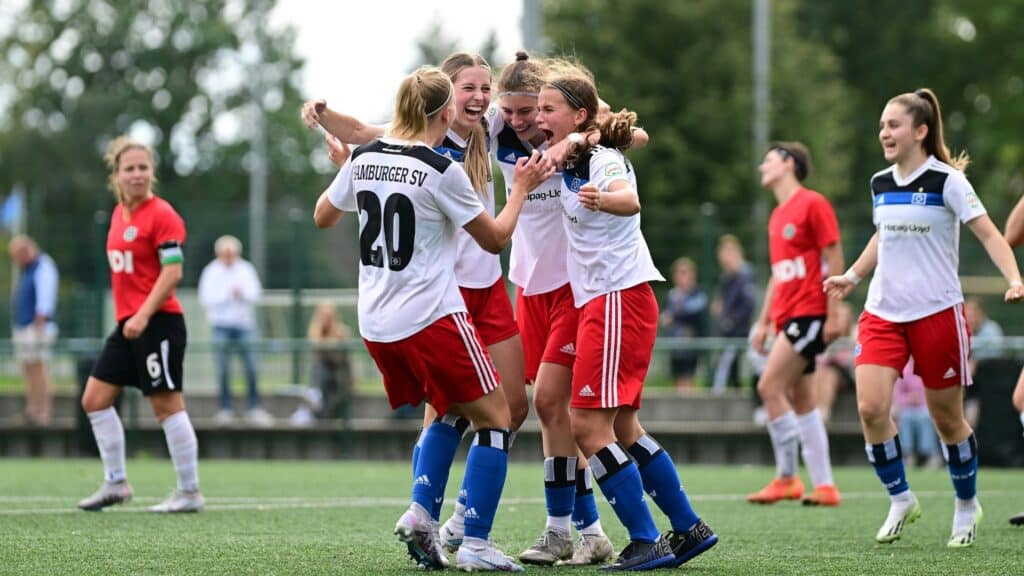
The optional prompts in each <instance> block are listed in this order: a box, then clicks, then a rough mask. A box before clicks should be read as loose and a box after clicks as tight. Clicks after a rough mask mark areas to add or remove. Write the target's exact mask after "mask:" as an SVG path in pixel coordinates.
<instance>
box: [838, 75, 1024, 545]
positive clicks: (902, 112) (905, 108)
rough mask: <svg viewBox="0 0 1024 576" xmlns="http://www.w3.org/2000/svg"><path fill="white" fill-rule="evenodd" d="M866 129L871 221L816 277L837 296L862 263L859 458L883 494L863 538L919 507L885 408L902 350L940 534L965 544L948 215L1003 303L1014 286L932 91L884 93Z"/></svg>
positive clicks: (969, 434)
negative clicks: (981, 254)
mask: <svg viewBox="0 0 1024 576" xmlns="http://www.w3.org/2000/svg"><path fill="white" fill-rule="evenodd" d="M878 137H879V140H880V141H881V143H882V150H883V152H884V154H885V159H886V161H888V162H890V163H891V164H892V165H891V166H890V167H889V168H886V169H885V170H882V171H881V172H879V173H877V174H875V175H874V176H873V177H872V178H871V192H872V196H873V199H874V217H873V219H874V223H875V226H876V228H877V231H876V232H875V234H874V236H872V237H871V240H870V241H869V242H868V245H867V247H866V248H865V249H864V251H863V252H862V253H861V255H860V257H859V258H858V259H857V261H856V262H854V263H853V266H851V267H850V268H849V270H847V272H846V274H844V275H838V276H831V277H829V278H828V279H826V280H825V282H824V289H825V290H826V291H827V292H828V293H829V294H830V295H831V296H833V297H836V298H843V297H845V296H846V295H848V294H849V293H850V291H851V290H853V287H854V286H855V285H856V284H857V283H858V282H859V281H860V279H861V278H862V277H863V276H866V275H868V274H869V273H871V272H872V271H874V276H873V277H872V279H871V286H870V287H869V289H868V299H867V301H866V302H865V304H864V313H863V314H862V315H861V318H860V323H859V326H858V328H859V330H858V336H857V349H856V356H857V359H856V366H857V368H856V380H857V407H858V410H859V411H860V419H861V425H862V426H863V428H864V439H865V441H866V451H867V454H868V460H869V461H871V463H872V465H873V466H874V468H875V472H876V474H877V475H878V477H879V479H880V480H881V481H882V484H883V486H885V487H886V489H887V490H888V491H889V495H890V499H891V504H890V508H889V514H888V516H887V517H886V520H885V522H884V523H883V524H882V527H881V528H880V529H879V531H878V533H877V534H876V536H875V539H876V540H877V541H879V542H892V541H895V540H896V539H898V538H899V537H900V535H901V534H902V532H903V527H904V526H905V525H906V524H908V523H910V522H913V521H914V520H916V519H917V518H918V517H919V516H920V515H921V507H920V505H919V504H918V501H917V498H916V497H915V496H914V494H913V492H911V490H910V486H909V484H908V483H907V480H906V474H905V471H904V469H903V458H902V449H901V447H900V440H899V436H898V435H897V434H896V425H895V423H894V422H893V420H892V417H891V416H890V406H891V404H892V394H893V386H894V385H895V382H896V378H897V377H898V376H899V374H900V371H901V370H902V367H903V366H904V365H905V364H906V361H907V358H908V356H913V357H914V359H915V361H916V362H915V366H914V371H915V373H916V374H917V375H918V376H920V377H921V379H922V380H923V381H924V385H925V388H926V390H925V397H926V399H927V402H928V411H929V412H930V413H931V416H932V421H933V422H934V424H935V429H936V430H937V431H938V433H939V437H940V438H941V439H942V443H943V454H944V455H945V456H946V461H947V463H948V467H949V473H950V477H951V478H952V480H953V487H954V489H955V492H956V500H955V505H954V514H953V530H952V535H951V536H950V538H949V541H948V542H947V545H948V546H949V547H953V548H960V547H966V546H970V545H972V544H973V543H974V540H975V538H976V537H977V529H978V523H979V522H980V520H981V515H982V512H981V506H980V505H979V503H978V499H977V490H976V480H977V471H978V451H977V449H978V443H977V440H976V439H975V437H974V432H973V431H972V430H971V426H970V424H968V423H967V420H966V419H965V418H964V411H963V397H964V387H965V386H969V385H970V384H971V376H970V370H969V368H968V364H967V359H968V355H969V353H970V333H969V330H968V328H967V323H966V322H965V321H964V316H963V293H962V291H961V289H960V280H959V278H958V276H957V268H958V263H959V262H958V260H959V251H960V224H961V223H964V224H967V226H968V228H970V229H971V232H973V233H974V234H975V236H977V237H978V239H979V240H980V241H981V243H982V244H983V245H984V246H985V250H986V251H987V252H988V254H989V257H990V258H991V259H992V261H993V262H994V263H995V264H996V266H997V267H998V268H999V271H1000V272H1002V274H1003V277H1004V278H1005V279H1006V281H1007V283H1008V284H1009V288H1008V289H1007V290H1006V294H1005V300H1006V301H1007V302H1017V301H1020V300H1021V299H1022V298H1024V286H1022V284H1021V278H1020V271H1019V270H1018V268H1017V262H1016V261H1015V260H1014V257H1013V252H1012V251H1011V249H1010V246H1009V244H1007V242H1006V239H1005V238H1003V236H1002V234H1000V233H999V230H998V229H997V228H996V227H995V225H994V224H993V223H992V220H990V219H989V217H988V215H987V214H986V213H985V208H984V207H983V206H982V204H981V200H980V199H979V198H978V196H977V194H975V192H974V189H973V188H972V187H971V184H970V183H969V182H968V181H967V178H965V177H964V174H963V169H964V168H965V167H966V166H967V163H968V158H967V156H966V154H961V155H960V156H959V157H957V158H952V157H951V155H950V152H949V149H948V148H947V147H946V143H945V140H944V138H943V135H942V114H941V111H940V109H939V102H938V99H937V98H936V97H935V94H934V93H932V91H931V90H928V89H927V88H925V89H921V90H917V91H916V92H908V93H905V94H900V95H898V96H895V97H894V98H892V99H890V100H889V102H888V103H887V104H886V106H885V109H884V110H883V111H882V117H881V121H880V123H879V134H878Z"/></svg>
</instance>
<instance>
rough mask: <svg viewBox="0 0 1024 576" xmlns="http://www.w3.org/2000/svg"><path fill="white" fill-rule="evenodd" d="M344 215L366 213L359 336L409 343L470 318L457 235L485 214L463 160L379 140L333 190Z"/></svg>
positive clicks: (360, 152)
mask: <svg viewBox="0 0 1024 576" xmlns="http://www.w3.org/2000/svg"><path fill="white" fill-rule="evenodd" d="M327 197H328V199H329V200H330V202H331V204H333V205H334V206H335V207H336V208H338V209H339V210H344V211H346V212H358V213H359V259H360V262H359V331H360V333H361V334H362V336H363V337H364V338H366V339H367V340H370V341H371V342H394V341H397V340H402V339H404V338H407V337H409V336H412V335H413V334H415V333H417V332H419V331H420V330H422V329H423V328H426V327H427V326H429V325H430V324H432V323H434V322H435V321H437V320H438V319H439V318H442V317H444V316H447V315H449V314H452V313H455V312H464V311H465V310H466V305H465V303H464V302H463V301H462V294H461V293H460V292H459V287H458V284H457V282H456V280H455V272H454V270H455V233H456V231H457V230H460V229H461V228H462V227H463V226H465V225H466V223H468V222H470V221H471V220H473V219H474V218H476V217H477V216H479V215H480V213H481V212H483V210H484V207H483V205H482V204H481V203H480V197H479V196H477V194H476V192H474V191H473V186H472V185H471V184H470V183H469V177H468V176H466V173H465V171H463V170H462V167H461V166H459V165H458V164H457V163H456V162H453V161H451V160H450V159H448V158H445V157H444V156H441V155H440V154H438V153H437V152H435V151H433V150H431V149H430V147H428V146H427V145H425V144H422V143H411V142H405V141H402V140H395V139H391V138H382V139H379V140H374V141H372V142H370V143H369V144H366V145H364V146H360V147H359V148H357V149H355V150H354V151H353V152H352V158H351V159H349V161H348V162H347V163H346V164H345V165H344V166H343V167H342V169H341V171H340V172H338V175H337V176H336V177H335V178H334V181H333V182H331V186H330V188H328V189H327Z"/></svg>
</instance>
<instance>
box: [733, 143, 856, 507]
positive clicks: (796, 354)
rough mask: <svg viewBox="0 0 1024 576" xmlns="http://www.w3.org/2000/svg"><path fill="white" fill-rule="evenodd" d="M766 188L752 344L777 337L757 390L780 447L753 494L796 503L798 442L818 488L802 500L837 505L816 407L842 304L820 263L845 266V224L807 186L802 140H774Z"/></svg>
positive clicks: (765, 164)
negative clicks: (760, 288) (818, 381)
mask: <svg viewBox="0 0 1024 576" xmlns="http://www.w3.org/2000/svg"><path fill="white" fill-rule="evenodd" d="M758 169H759V170H760V172H761V185H762V186H764V187H766V188H770V189H771V190H772V192H773V193H774V195H775V199H776V201H778V204H779V205H778V206H777V207H776V208H775V210H773V211H772V215H771V218H770V219H769V220H768V251H769V253H770V257H771V264H772V275H771V277H770V278H769V279H768V287H767V289H766V290H765V299H764V306H763V307H762V309H761V316H760V318H759V319H758V322H757V325H756V328H755V332H754V337H753V339H752V345H753V347H754V349H755V350H757V351H758V352H764V350H765V348H764V342H765V338H766V336H767V335H768V333H769V332H771V333H772V334H773V335H775V334H778V335H785V338H775V345H774V346H772V349H771V352H770V353H769V355H768V363H767V364H766V366H765V370H764V372H763V373H762V374H761V379H760V381H759V382H758V384H757V391H758V393H759V394H760V395H761V400H762V401H763V402H764V407H765V411H766V412H767V414H768V434H769V436H770V437H771V440H772V448H773V450H774V452H775V468H776V476H775V478H774V479H773V480H772V481H771V483H769V484H768V486H766V487H764V488H763V489H761V490H760V491H758V492H756V493H754V494H751V495H749V496H747V500H748V501H750V502H755V503H758V504H773V503H775V502H778V501H779V500H784V499H785V500H797V499H800V498H801V497H802V496H804V486H803V483H801V482H800V477H799V476H798V475H797V468H798V466H799V454H798V448H799V446H802V447H803V456H804V462H805V463H806V464H807V468H808V470H809V471H810V475H811V482H812V483H813V485H814V491H813V492H811V493H810V494H808V495H807V496H804V497H803V502H804V504H809V505H823V506H838V505H839V491H838V490H837V489H836V487H835V484H833V482H832V462H831V460H830V458H829V453H828V435H827V433H826V432H825V423H824V421H823V420H822V418H821V414H820V413H819V412H818V409H817V395H816V393H815V388H814V370H815V367H816V362H815V357H816V356H817V355H818V354H820V353H822V352H824V351H825V347H826V346H827V345H828V343H829V342H831V341H832V340H835V339H836V337H838V335H839V332H840V326H839V322H838V302H835V303H830V301H829V298H828V296H826V295H825V294H824V293H823V292H822V291H821V279H822V267H825V268H826V269H827V270H832V271H833V272H838V271H839V270H842V269H843V252H842V247H841V246H840V244H839V225H838V223H837V222H836V214H835V212H834V211H833V210H832V205H831V204H830V203H829V201H828V200H826V199H825V197H824V196H822V195H821V194H819V193H817V192H815V191H814V190H809V189H807V188H804V187H803V186H802V184H801V183H802V182H803V181H804V179H806V178H807V177H808V176H809V175H810V172H811V155H810V153H809V152H808V151H807V148H806V147H805V146H804V145H803V144H801V143H799V142H779V143H777V144H774V145H772V147H771V149H769V150H768V152H767V153H766V154H765V155H764V160H763V161H762V162H761V165H760V166H759V168H758Z"/></svg>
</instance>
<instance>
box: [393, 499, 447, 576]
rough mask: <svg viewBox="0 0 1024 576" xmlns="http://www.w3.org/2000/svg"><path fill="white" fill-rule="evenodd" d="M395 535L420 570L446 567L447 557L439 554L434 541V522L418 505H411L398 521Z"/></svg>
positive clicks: (439, 550)
mask: <svg viewBox="0 0 1024 576" xmlns="http://www.w3.org/2000/svg"><path fill="white" fill-rule="evenodd" d="M395 535H396V536H398V539H399V540H400V541H402V542H404V543H405V545H406V547H407V548H408V550H409V557H410V558H412V559H413V561H414V562H416V564H417V565H419V567H420V568H426V569H437V570H443V569H445V568H447V567H448V557H447V556H445V555H444V554H443V553H441V547H440V546H438V545H437V543H436V542H435V540H434V522H433V521H432V520H431V519H430V514H428V513H427V511H426V510H424V509H423V507H422V506H420V505H419V504H415V503H413V504H411V505H410V506H409V509H408V510H406V511H405V514H402V517H401V518H399V519H398V523H397V524H395Z"/></svg>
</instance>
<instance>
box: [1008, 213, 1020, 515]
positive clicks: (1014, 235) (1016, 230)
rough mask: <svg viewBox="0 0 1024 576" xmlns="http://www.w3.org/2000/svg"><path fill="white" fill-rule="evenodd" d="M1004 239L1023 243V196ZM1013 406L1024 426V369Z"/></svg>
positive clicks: (1009, 241) (1015, 392) (1011, 215)
mask: <svg viewBox="0 0 1024 576" xmlns="http://www.w3.org/2000/svg"><path fill="white" fill-rule="evenodd" d="M1006 241H1007V242H1008V243H1009V244H1010V247H1011V248H1016V247H1018V246H1021V245H1024V196H1022V197H1021V199H1020V200H1018V201H1017V205H1016V206H1014V208H1013V212H1010V217H1009V218H1007V219H1006ZM1013 407H1014V408H1016V409H1017V411H1018V412H1020V424H1021V426H1024V370H1022V371H1021V373H1020V377H1019V378H1017V387H1016V388H1014V389H1013ZM1010 524H1013V525H1014V526H1024V512H1021V513H1020V514H1017V515H1016V516H1012V517H1011V518H1010Z"/></svg>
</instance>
